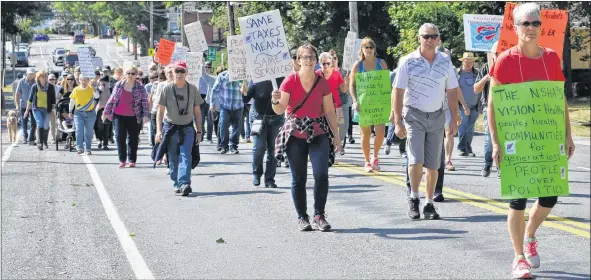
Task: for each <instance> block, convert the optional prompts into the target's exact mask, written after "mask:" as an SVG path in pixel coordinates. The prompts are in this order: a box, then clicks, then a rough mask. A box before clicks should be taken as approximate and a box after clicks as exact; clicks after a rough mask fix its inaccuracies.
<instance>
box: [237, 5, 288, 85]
mask: <svg viewBox="0 0 591 280" xmlns="http://www.w3.org/2000/svg"><path fill="white" fill-rule="evenodd" d="M238 22H239V23H240V31H241V33H242V36H244V43H245V46H244V47H245V49H246V56H247V62H248V66H249V68H250V74H251V75H252V80H253V81H254V82H262V81H267V80H271V81H274V80H275V79H274V78H279V77H285V76H287V75H289V74H291V73H292V71H293V70H292V62H291V56H290V55H289V48H288V46H287V39H286V38H285V30H284V29H283V22H282V21H281V14H280V13H279V10H273V11H268V12H264V13H259V14H255V15H250V16H247V17H241V18H239V19H238Z"/></svg>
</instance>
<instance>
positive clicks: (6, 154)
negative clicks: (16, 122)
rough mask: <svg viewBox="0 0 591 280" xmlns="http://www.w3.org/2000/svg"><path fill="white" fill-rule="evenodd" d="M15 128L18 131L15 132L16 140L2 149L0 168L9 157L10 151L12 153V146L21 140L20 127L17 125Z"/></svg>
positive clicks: (21, 132)
mask: <svg viewBox="0 0 591 280" xmlns="http://www.w3.org/2000/svg"><path fill="white" fill-rule="evenodd" d="M17 129H18V132H17V133H16V141H14V143H12V144H10V146H8V148H6V151H4V154H3V155H2V168H4V164H5V163H6V162H7V161H8V159H10V153H12V150H13V149H14V147H16V146H17V145H18V142H20V141H21V137H23V131H22V129H19V127H17ZM7 132H8V131H7Z"/></svg>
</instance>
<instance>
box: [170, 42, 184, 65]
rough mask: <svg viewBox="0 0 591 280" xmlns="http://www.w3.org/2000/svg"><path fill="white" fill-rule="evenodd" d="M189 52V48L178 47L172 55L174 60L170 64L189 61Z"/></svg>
mask: <svg viewBox="0 0 591 280" xmlns="http://www.w3.org/2000/svg"><path fill="white" fill-rule="evenodd" d="M188 52H189V48H187V47H183V46H177V47H176V48H175V49H174V52H173V53H172V58H171V59H170V63H175V62H177V61H187V53H188Z"/></svg>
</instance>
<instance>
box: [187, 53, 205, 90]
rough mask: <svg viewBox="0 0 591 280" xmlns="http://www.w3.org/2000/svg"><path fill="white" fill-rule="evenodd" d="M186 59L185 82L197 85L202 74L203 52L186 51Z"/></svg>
mask: <svg viewBox="0 0 591 280" xmlns="http://www.w3.org/2000/svg"><path fill="white" fill-rule="evenodd" d="M186 59H187V73H188V76H187V82H189V83H191V84H194V85H197V86H199V79H200V78H201V75H202V74H203V52H188V53H187V56H186Z"/></svg>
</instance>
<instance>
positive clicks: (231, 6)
mask: <svg viewBox="0 0 591 280" xmlns="http://www.w3.org/2000/svg"><path fill="white" fill-rule="evenodd" d="M228 21H229V22H230V35H236V29H235V27H234V3H232V2H229V1H228Z"/></svg>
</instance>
